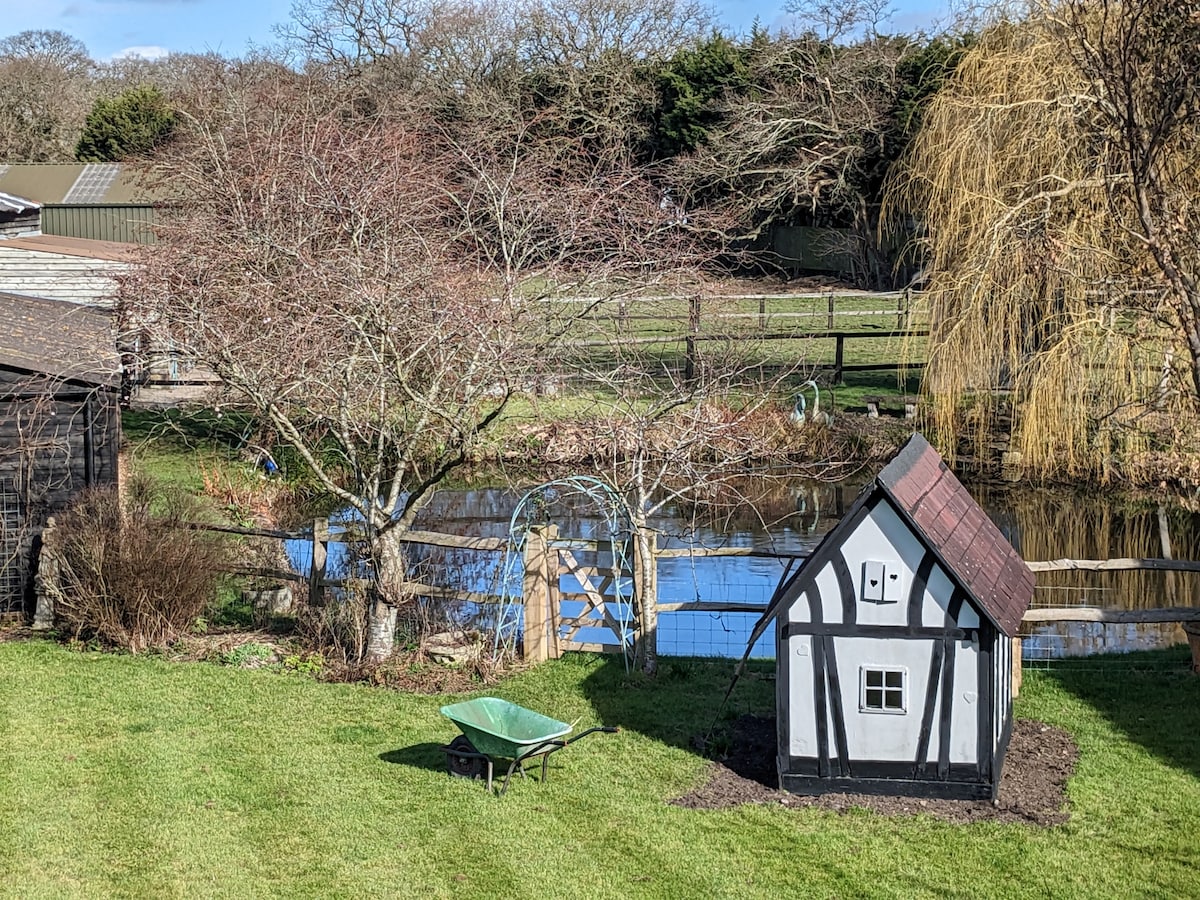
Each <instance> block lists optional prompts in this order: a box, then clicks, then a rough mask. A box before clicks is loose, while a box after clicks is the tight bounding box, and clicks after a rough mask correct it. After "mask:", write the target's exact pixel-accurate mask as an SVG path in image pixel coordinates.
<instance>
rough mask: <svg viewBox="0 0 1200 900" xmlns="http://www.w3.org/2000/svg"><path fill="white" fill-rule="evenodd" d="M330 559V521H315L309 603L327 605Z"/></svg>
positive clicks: (309, 574) (309, 573) (309, 576)
mask: <svg viewBox="0 0 1200 900" xmlns="http://www.w3.org/2000/svg"><path fill="white" fill-rule="evenodd" d="M328 559H329V520H328V519H325V518H320V519H314V520H313V541H312V566H311V568H309V570H308V602H309V604H310V605H312V606H324V605H325V570H326V562H327V560H328Z"/></svg>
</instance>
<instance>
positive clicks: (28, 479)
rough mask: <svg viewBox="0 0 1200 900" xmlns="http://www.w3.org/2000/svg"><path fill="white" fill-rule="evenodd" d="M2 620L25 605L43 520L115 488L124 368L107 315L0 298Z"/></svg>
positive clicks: (66, 304) (70, 305) (55, 304)
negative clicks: (82, 496) (89, 491)
mask: <svg viewBox="0 0 1200 900" xmlns="http://www.w3.org/2000/svg"><path fill="white" fill-rule="evenodd" d="M0 322H3V323H4V326H3V328H2V329H0V612H12V611H18V610H22V609H23V608H24V605H25V603H26V601H27V600H28V599H29V597H30V591H31V588H32V585H31V580H32V579H31V573H32V572H33V561H34V560H33V556H34V552H35V547H36V545H37V539H38V536H39V535H40V533H41V530H42V527H43V526H44V525H45V522H46V518H47V517H48V516H50V515H52V514H53V513H54V512H56V511H57V510H60V509H62V508H63V507H65V506H66V505H67V504H68V503H69V502H70V501H71V499H72V498H73V497H74V496H75V495H76V494H77V493H79V491H81V490H83V489H84V488H85V487H88V486H89V485H96V484H105V483H111V482H115V481H116V478H117V451H118V444H119V442H120V416H119V410H118V391H119V387H120V362H119V358H118V355H117V352H116V348H115V345H114V340H113V331H112V325H111V314H110V313H108V312H106V311H103V310H97V309H93V308H90V307H87V306H81V305H79V304H76V303H70V302H65V301H61V300H48V299H44V298H37V297H22V296H17V295H14V294H5V293H0Z"/></svg>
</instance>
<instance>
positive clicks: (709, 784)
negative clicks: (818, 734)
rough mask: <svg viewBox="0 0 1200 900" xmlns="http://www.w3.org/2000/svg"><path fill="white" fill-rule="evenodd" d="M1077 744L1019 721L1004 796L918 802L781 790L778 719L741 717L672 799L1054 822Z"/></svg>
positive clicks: (715, 805)
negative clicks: (689, 786) (703, 773)
mask: <svg viewBox="0 0 1200 900" xmlns="http://www.w3.org/2000/svg"><path fill="white" fill-rule="evenodd" d="M1078 758H1079V748H1078V747H1077V746H1076V745H1075V741H1074V740H1072V739H1071V736H1070V735H1069V734H1067V732H1065V731H1063V730H1062V729H1061V728H1055V727H1053V726H1051V725H1045V724H1043V723H1041V722H1035V721H1033V720H1031V719H1018V720H1017V722H1016V723H1015V725H1014V727H1013V735H1012V741H1011V742H1010V743H1009V745H1008V755H1007V756H1006V758H1005V761H1004V775H1003V777H1002V778H1001V780H1000V794H999V797H998V798H997V800H996V802H995V803H994V804H993V803H991V802H989V801H986V800H921V799H916V798H912V797H885V796H875V795H871V794H823V795H821V796H818V797H805V796H801V795H799V794H788V793H785V792H784V791H780V790H778V789H777V788H776V787H775V785H776V784H777V783H778V782H777V778H776V774H775V720H774V719H770V718H763V717H760V716H742V717H740V718H739V719H738V720H737V721H736V722H735V723H734V727H733V735H732V745H731V747H730V751H729V753H728V755H727V756H725V757H724V758H723V759H721V760H720V761H719V762H714V763H713V764H712V765H711V766H710V767H709V776H708V779H707V781H705V783H704V784H703V785H701V786H700V787H699V788H697V789H696V790H694V791H692V792H691V793H690V794H686V795H684V796H682V797H679V798H677V799H675V800H672V801H671V803H673V804H674V805H676V806H684V807H688V808H690V809H726V808H728V807H731V806H738V805H740V804H743V803H778V804H781V805H784V806H791V807H819V808H821V809H831V810H836V811H837V812H845V811H847V810H849V809H853V808H859V809H868V810H871V811H872V812H876V813H880V814H881V815H888V816H912V815H918V814H927V815H931V816H934V817H936V818H939V819H944V820H946V821H947V822H982V821H990V822H1024V823H1026V824H1030V825H1041V826H1050V825H1058V824H1061V823H1063V822H1065V821H1067V819H1068V817H1069V813H1068V812H1067V797H1066V784H1067V779H1068V778H1070V777H1071V775H1072V773H1073V772H1074V771H1075V762H1076V760H1077V759H1078Z"/></svg>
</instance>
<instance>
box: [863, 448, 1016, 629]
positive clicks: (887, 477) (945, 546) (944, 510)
mask: <svg viewBox="0 0 1200 900" xmlns="http://www.w3.org/2000/svg"><path fill="white" fill-rule="evenodd" d="M876 483H877V484H879V485H880V486H881V487H882V488H883V489H884V490H885V491H886V492H887V494H888V496H889V497H891V499H892V501H893V502H894V503H895V504H896V506H897V507H898V508H899V510H900V512H901V513H902V514H903V515H904V516H905V517H907V518H908V520H909V522H910V524H911V525H912V526H913V528H914V529H915V530H916V531H917V533H918V534H919V535H921V537H922V538H923V539H924V540H925V542H926V543H927V544H928V545H929V547H930V549H931V550H933V551H934V552H935V553H936V554H937V555H938V556H939V557H941V560H942V562H943V563H944V564H945V566H946V568H947V569H948V570H949V571H950V574H951V575H952V577H956V578H957V579H958V580H959V581H960V582H961V584H962V586H963V587H964V588H965V589H966V590H967V592H968V593H970V594H971V596H972V597H973V598H974V599H975V601H976V602H977V603H978V605H979V606H980V607H981V609H982V611H983V612H984V613H986V614H987V616H988V617H989V618H991V619H992V621H993V622H995V623H996V625H998V626H999V627H1000V629H1001V630H1002V631H1003V632H1004V633H1005V634H1009V635H1013V634H1016V633H1017V628H1018V626H1019V625H1020V624H1021V617H1022V616H1024V615H1025V611H1026V610H1027V609H1028V608H1029V602H1030V600H1031V599H1032V598H1033V583H1034V582H1033V573H1032V572H1030V571H1029V567H1028V566H1027V565H1025V561H1024V560H1023V559H1021V557H1020V555H1019V554H1018V553H1017V551H1016V550H1014V549H1013V547H1012V545H1011V544H1009V542H1008V541H1007V540H1006V539H1005V537H1004V535H1003V534H1001V533H1000V529H999V528H997V527H996V526H995V524H994V523H993V522H992V520H991V519H989V518H988V516H987V513H985V512H984V511H983V509H982V508H981V507H980V506H979V504H977V503H976V502H975V500H974V498H973V497H972V496H971V495H970V493H968V491H967V489H966V488H965V487H963V484H962V482H960V481H959V480H958V479H957V478H955V477H954V473H953V472H951V471H950V469H949V467H948V466H947V465H946V463H945V462H943V461H942V458H941V456H939V455H938V452H937V451H936V450H934V449H933V447H931V446H930V445H929V443H928V442H927V441H926V440H925V438H923V437H921V435H919V434H914V435H913V436H912V438H910V439H909V441H908V443H907V444H905V445H904V447H903V448H902V449H901V450H900V452H899V453H897V454H896V456H895V457H894V458H893V459H892V461H891V462H889V463H888V464H887V465H886V466H884V468H883V471H881V472H880V473H879V475H878V476H877V477H876Z"/></svg>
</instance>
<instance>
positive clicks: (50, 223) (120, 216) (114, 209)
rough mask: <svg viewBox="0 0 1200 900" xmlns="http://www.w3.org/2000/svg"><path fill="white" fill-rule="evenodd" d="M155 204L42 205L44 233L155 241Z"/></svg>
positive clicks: (126, 241)
mask: <svg viewBox="0 0 1200 900" xmlns="http://www.w3.org/2000/svg"><path fill="white" fill-rule="evenodd" d="M154 222H155V214H154V207H153V206H149V205H143V204H94V205H87V206H76V205H70V206H54V205H47V206H44V207H42V233H43V234H57V235H60V236H62V237H75V238H87V239H88V240H93V241H119V242H121V243H125V244H152V243H154V231H153V227H152V226H153V225H154Z"/></svg>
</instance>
